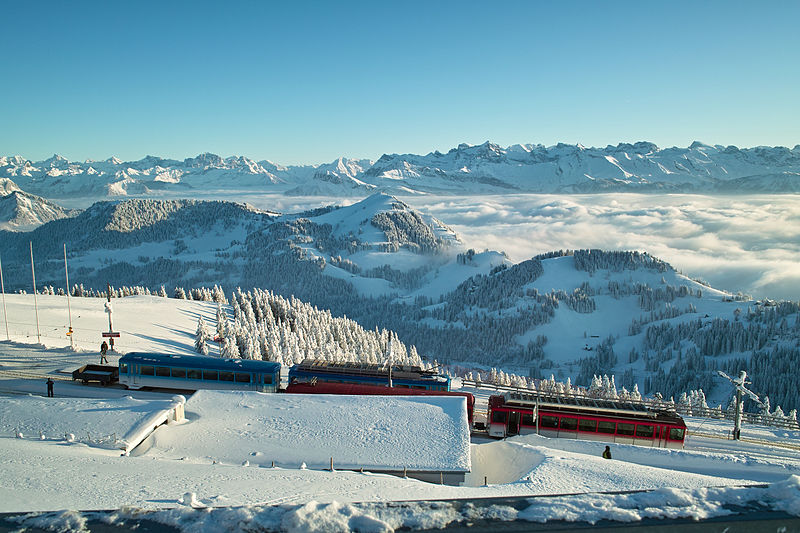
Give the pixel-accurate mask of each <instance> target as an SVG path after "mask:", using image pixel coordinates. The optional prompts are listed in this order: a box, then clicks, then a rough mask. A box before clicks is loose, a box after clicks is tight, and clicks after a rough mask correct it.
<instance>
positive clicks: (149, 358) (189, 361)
mask: <svg viewBox="0 0 800 533" xmlns="http://www.w3.org/2000/svg"><path fill="white" fill-rule="evenodd" d="M119 362H120V363H141V364H152V365H167V366H181V367H185V368H208V369H213V370H239V371H245V372H264V373H274V372H280V369H281V364H280V363H276V362H273V361H257V360H255V359H222V358H220V357H208V356H205V355H176V354H165V353H148V352H131V353H128V354H125V355H123V356H122V357H120V359H119Z"/></svg>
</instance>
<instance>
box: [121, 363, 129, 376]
mask: <svg viewBox="0 0 800 533" xmlns="http://www.w3.org/2000/svg"><path fill="white" fill-rule="evenodd" d="M119 373H120V374H127V373H128V363H120V364H119Z"/></svg>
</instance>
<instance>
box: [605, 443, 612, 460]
mask: <svg viewBox="0 0 800 533" xmlns="http://www.w3.org/2000/svg"><path fill="white" fill-rule="evenodd" d="M603 459H611V448H609V447H608V446H606V449H605V450H603Z"/></svg>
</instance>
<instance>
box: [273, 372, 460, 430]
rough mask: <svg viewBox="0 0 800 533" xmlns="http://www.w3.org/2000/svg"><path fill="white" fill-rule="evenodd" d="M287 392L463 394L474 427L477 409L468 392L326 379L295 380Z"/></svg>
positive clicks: (362, 394) (287, 388)
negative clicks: (329, 380)
mask: <svg viewBox="0 0 800 533" xmlns="http://www.w3.org/2000/svg"><path fill="white" fill-rule="evenodd" d="M285 392H288V393H290V394H346V395H354V396H461V397H463V398H466V400H467V420H469V426H470V427H472V420H473V413H474V411H475V396H473V395H472V394H470V393H468V392H456V391H438V390H424V389H407V388H403V387H383V386H380V385H360V384H356V383H332V382H326V381H316V382H314V381H312V382H302V383H301V382H293V383H290V384H289V386H288V387H286V391H285Z"/></svg>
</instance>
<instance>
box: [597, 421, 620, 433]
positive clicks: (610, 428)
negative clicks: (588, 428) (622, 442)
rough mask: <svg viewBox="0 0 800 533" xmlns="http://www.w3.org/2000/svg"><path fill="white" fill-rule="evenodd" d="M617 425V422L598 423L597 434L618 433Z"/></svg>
mask: <svg viewBox="0 0 800 533" xmlns="http://www.w3.org/2000/svg"><path fill="white" fill-rule="evenodd" d="M616 426H617V424H616V423H615V422H607V421H605V420H600V421H598V422H597V432H598V433H609V434H610V433H614V431H616Z"/></svg>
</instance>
